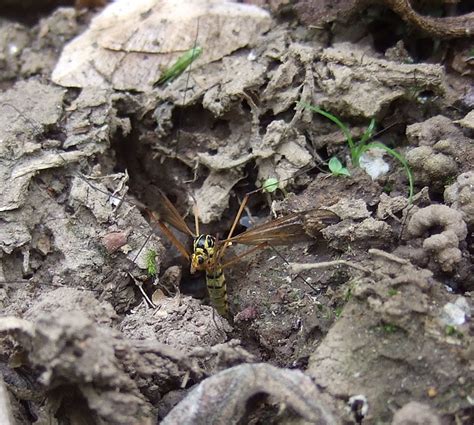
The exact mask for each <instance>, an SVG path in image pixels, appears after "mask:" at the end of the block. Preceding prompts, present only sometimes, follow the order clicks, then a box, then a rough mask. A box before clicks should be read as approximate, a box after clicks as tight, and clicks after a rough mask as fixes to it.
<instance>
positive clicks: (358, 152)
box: [300, 103, 414, 203]
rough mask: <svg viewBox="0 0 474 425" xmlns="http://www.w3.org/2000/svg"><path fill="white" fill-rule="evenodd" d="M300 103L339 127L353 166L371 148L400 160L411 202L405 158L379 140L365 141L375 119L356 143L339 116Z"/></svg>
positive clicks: (408, 169) (371, 131) (410, 182)
mask: <svg viewBox="0 0 474 425" xmlns="http://www.w3.org/2000/svg"><path fill="white" fill-rule="evenodd" d="M300 105H301V106H303V107H304V108H306V109H309V110H310V111H313V112H316V113H317V114H320V115H322V116H323V117H326V118H327V119H329V120H331V121H332V122H333V123H334V124H336V125H337V126H338V127H339V128H340V130H341V131H342V132H343V133H344V136H345V137H346V140H347V144H348V145H349V150H350V153H351V162H352V165H353V166H354V167H359V166H360V157H361V156H362V154H363V153H364V152H366V151H368V150H369V149H373V148H379V149H383V150H384V151H385V152H387V153H388V154H389V155H391V156H392V157H394V158H395V159H396V160H397V161H398V162H400V164H402V166H403V168H404V169H405V172H406V175H407V178H408V185H409V202H410V203H411V201H412V198H413V191H414V189H413V188H414V183H413V173H412V171H411V168H410V166H409V165H408V163H407V161H406V159H405V158H404V157H403V156H402V155H401V154H399V153H398V152H397V151H395V150H393V149H391V148H389V147H388V146H385V145H384V144H383V143H380V142H371V143H367V142H368V141H369V140H370V139H371V138H372V136H373V132H374V129H375V120H374V119H373V118H372V119H371V120H370V124H369V126H368V127H367V129H366V130H365V132H364V134H363V135H362V137H361V138H360V140H359V141H358V142H357V143H356V142H355V141H354V139H353V138H352V134H351V132H350V131H349V129H348V128H347V126H346V125H345V124H343V123H342V122H341V120H340V119H339V118H337V117H336V116H334V115H333V114H331V113H329V112H326V111H324V110H322V109H321V108H319V107H317V106H313V105H309V104H306V103H300Z"/></svg>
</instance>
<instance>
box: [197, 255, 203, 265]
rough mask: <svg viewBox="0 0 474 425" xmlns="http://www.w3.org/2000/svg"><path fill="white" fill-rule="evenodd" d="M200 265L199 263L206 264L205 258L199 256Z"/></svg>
mask: <svg viewBox="0 0 474 425" xmlns="http://www.w3.org/2000/svg"><path fill="white" fill-rule="evenodd" d="M198 263H199V264H202V263H204V257H201V256H199V257H198Z"/></svg>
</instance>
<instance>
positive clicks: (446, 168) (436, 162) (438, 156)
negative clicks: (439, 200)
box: [405, 146, 458, 185]
mask: <svg viewBox="0 0 474 425" xmlns="http://www.w3.org/2000/svg"><path fill="white" fill-rule="evenodd" d="M405 158H406V160H407V162H408V164H409V165H410V167H411V168H412V170H413V171H414V172H415V178H416V181H417V182H420V183H421V184H428V183H431V184H432V185H433V184H437V185H441V184H443V183H444V182H445V181H446V179H448V178H450V177H452V176H455V175H456V174H457V172H458V167H457V164H456V161H455V160H454V159H453V158H451V157H450V156H448V155H445V154H443V153H436V152H435V150H434V149H433V148H431V147H430V146H419V147H417V148H414V149H411V150H409V151H408V152H407V153H406V155H405Z"/></svg>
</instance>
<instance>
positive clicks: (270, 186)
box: [262, 177, 280, 193]
mask: <svg viewBox="0 0 474 425" xmlns="http://www.w3.org/2000/svg"><path fill="white" fill-rule="evenodd" d="M279 183H280V182H279V181H278V179H276V178H275V177H270V178H268V179H266V180H265V181H264V183H263V185H262V190H263V191H264V192H267V193H273V192H275V191H276V190H277V189H278V186H279Z"/></svg>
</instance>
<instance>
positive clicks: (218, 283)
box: [206, 267, 229, 316]
mask: <svg viewBox="0 0 474 425" xmlns="http://www.w3.org/2000/svg"><path fill="white" fill-rule="evenodd" d="M206 284H207V291H208V292H209V299H210V301H211V305H212V306H213V307H214V308H215V309H216V310H217V312H218V313H219V314H220V315H221V316H227V315H228V313H229V309H228V304H227V286H226V284H225V276H224V272H223V270H222V268H221V267H218V268H216V269H214V270H213V271H212V272H206Z"/></svg>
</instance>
